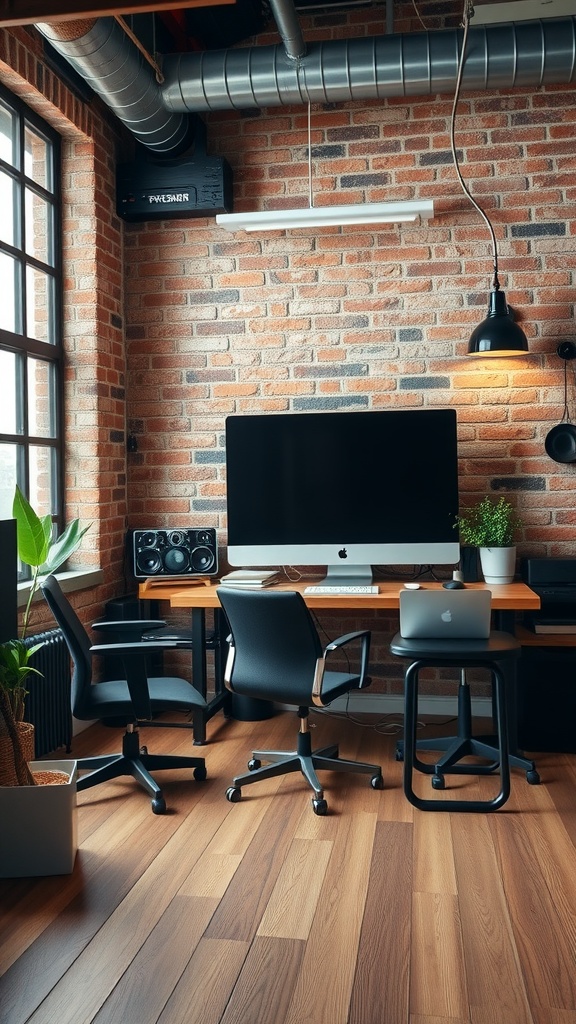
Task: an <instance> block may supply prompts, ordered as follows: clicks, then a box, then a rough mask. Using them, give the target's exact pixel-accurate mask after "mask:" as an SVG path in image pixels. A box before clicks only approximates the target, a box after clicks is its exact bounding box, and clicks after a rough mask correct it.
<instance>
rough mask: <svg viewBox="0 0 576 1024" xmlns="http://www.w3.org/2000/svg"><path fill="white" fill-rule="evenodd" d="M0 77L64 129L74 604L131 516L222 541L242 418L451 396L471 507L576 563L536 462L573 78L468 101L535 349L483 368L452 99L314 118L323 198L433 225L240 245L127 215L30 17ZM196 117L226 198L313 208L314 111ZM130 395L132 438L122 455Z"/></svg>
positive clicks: (470, 158)
mask: <svg viewBox="0 0 576 1024" xmlns="http://www.w3.org/2000/svg"><path fill="white" fill-rule="evenodd" d="M417 6H418V10H419V12H420V15H421V17H422V18H423V19H424V21H425V24H426V26H427V27H429V28H431V29H434V28H440V27H442V26H444V25H454V24H456V23H457V22H458V20H459V16H460V14H461V5H460V3H443V4H438V3H426V2H422V3H419V4H418V5H417ZM368 16H370V18H371V21H370V22H367V20H366V19H367V17H368ZM395 17H396V26H395V27H396V30H397V31H399V32H405V31H413V30H419V29H420V28H421V25H420V23H419V21H418V18H417V16H416V15H415V12H414V7H413V5H412V4H411V3H404V4H395ZM303 27H304V34H305V38H306V39H307V40H309V41H312V40H314V39H327V38H338V37H342V38H344V37H349V36H351V35H355V34H358V35H363V34H366V35H372V34H378V33H379V32H381V31H382V30H383V8H382V7H380V8H374V9H371V10H370V14H369V15H368V11H367V10H366V9H363V10H357V11H354V10H352V11H351V12H349V13H341V14H333V15H325V16H320V17H318V18H316V19H315V20H312V19H303ZM259 41H261V42H276V41H277V36H276V34H275V33H274V32H272V31H271V32H270V33H269V35H268V36H267V37H262V39H261V40H259ZM0 78H1V80H2V81H3V82H4V83H5V84H6V85H7V87H8V88H12V89H13V90H14V91H15V92H17V93H18V94H19V95H21V96H22V97H23V98H24V99H25V100H26V102H28V103H30V105H31V106H33V107H34V109H36V110H38V112H39V113H41V114H42V116H44V117H46V119H47V120H48V121H49V122H50V123H51V124H53V125H54V126H55V127H56V128H57V129H58V130H59V131H60V132H61V133H62V136H63V138H64V159H65V174H64V182H63V187H64V198H65V206H66V226H67V237H66V251H65V267H66V283H67V289H66V308H65V335H66V346H67V351H68V353H69V361H68V369H67V385H66V397H67V421H68V429H69V436H68V455H69V460H68V480H67V484H68V502H69V513H70V514H71V515H72V514H78V515H80V516H81V518H82V519H83V520H88V519H89V520H90V521H92V522H93V524H94V525H93V528H92V530H91V531H90V535H89V536H90V541H89V542H88V543H87V544H86V545H85V556H86V557H84V556H83V559H82V560H83V561H90V560H92V561H93V562H94V564H96V563H98V562H99V563H100V564H102V565H103V566H104V569H105V579H106V582H105V586H104V587H103V588H99V589H98V592H97V593H94V594H90V595H83V596H82V597H81V598H77V599H76V600H77V603H78V604H79V605H81V606H82V613H83V615H85V616H86V621H88V620H89V618H92V619H94V618H96V617H97V615H98V614H99V613H100V610H101V605H102V601H103V600H105V599H106V598H107V597H111V596H114V595H117V594H119V593H122V592H123V591H124V590H125V589H126V581H125V579H124V576H123V570H124V567H123V563H122V558H123V545H124V534H125V530H126V527H127V526H129V527H142V526H148V525H155V526H162V525H167V524H169V523H174V522H176V521H177V522H178V524H180V523H184V524H186V523H190V524H194V525H196V524H198V525H203V526H205V525H207V526H212V525H215V526H217V527H218V528H219V530H220V538H221V542H222V544H224V543H225V528H226V522H225V515H224V510H225V477H224V461H225V453H224V448H223V436H224V420H225V417H226V415H228V414H229V413H233V412H247V411H271V412H273V411H284V410H292V411H298V410H301V409H307V408H313V409H314V408H316V409H331V408H342V409H364V408H365V409H385V408H419V407H423V408H426V407H446V406H452V407H454V408H456V409H457V412H458V420H459V438H460V474H461V491H462V498H463V502H464V503H466V501H467V500H468V499H470V498H471V497H473V496H474V495H476V494H482V493H484V492H485V491H494V492H495V493H505V494H507V495H511V496H512V498H513V500H514V501H515V502H516V503H517V506H518V509H519V511H520V512H521V514H522V517H523V519H524V524H525V527H524V532H523V536H522V540H521V544H520V553H521V554H528V553H530V554H537V555H553V556H555V555H576V512H575V510H574V505H575V502H574V472H575V470H574V467H573V466H563V465H559V464H556V463H553V462H551V461H550V460H549V459H548V458H547V457H546V455H545V453H544V439H545V436H546V433H547V431H548V430H549V429H550V427H551V426H553V425H554V424H555V423H556V422H558V421H559V420H560V419H561V417H562V412H563V369H564V367H563V364H562V361H561V360H560V359H559V358H558V357H557V355H556V347H557V345H558V344H559V343H560V342H561V341H564V340H573V339H574V334H575V331H574V283H575V281H574V277H575V265H576V260H575V250H576V243H575V234H576V216H575V199H576V176H575V153H576V143H575V142H574V122H575V120H576V103H575V98H576V96H575V93H576V90H575V89H574V88H573V87H566V86H548V87H546V88H543V89H540V90H537V91H532V90H529V89H515V90H511V91H510V92H509V93H506V94H503V93H494V92H486V93H480V92H478V93H470V92H465V93H464V94H463V96H462V99H461V102H460V105H459V113H458V122H457V147H458V151H459V153H460V155H461V159H462V171H463V173H464V176H465V179H466V181H467V184H468V186H469V187H470V189H471V191H472V193H473V194H474V195H475V196H476V197H477V198H478V200H479V201H480V202H481V203H482V204H483V205H484V206H485V208H486V210H487V211H488V213H489V215H490V216H491V218H492V220H493V223H494V227H495V231H496V235H497V238H498V246H499V254H500V270H501V280H502V286H503V287H504V289H505V290H506V293H507V297H508V300H509V302H510V304H511V305H512V306H513V307H514V308H515V309H516V311H517V314H518V317H519V319H520V322H521V323H522V326H523V328H524V330H525V331H526V333H527V335H528V338H529V343H530V354H529V356H528V357H527V358H525V359H520V358H519V359H516V360H513V361H505V362H502V361H498V362H489V363H488V364H484V365H482V366H480V365H479V364H478V363H476V362H471V361H470V360H468V359H467V357H466V355H465V351H466V342H467V338H468V336H469V334H470V331H471V330H472V328H473V326H475V324H476V323H478V322H479V321H480V320H481V319H482V318H483V317H484V315H485V312H486V308H487V300H488V291H489V284H490V276H491V247H490V239H489V237H488V232H487V230H486V227H485V225H484V224H483V222H482V221H481V218H480V217H479V215H478V214H477V213H476V211H475V210H474V209H473V208H472V207H471V206H470V204H469V203H468V201H467V200H466V198H465V196H464V195H463V193H462V191H461V189H460V187H459V185H458V182H457V179H456V175H455V172H454V169H453V167H452V163H451V157H450V146H449V119H450V111H451V96H444V95H442V96H422V97H412V98H410V99H404V98H393V99H388V100H383V101H380V102H355V103H343V104H338V105H333V106H330V107H321V106H320V105H317V104H314V105H313V109H312V145H313V154H312V155H313V168H314V192H315V195H316V196H319V195H320V193H322V194H323V197H322V201H324V199H325V198H326V196H327V194H330V196H331V197H332V196H333V198H334V201H335V202H343V201H344V202H363V201H377V200H381V199H409V198H420V197H425V198H433V199H434V201H435V215H434V219H433V220H432V221H431V222H429V223H428V224H424V225H416V226H407V225H405V226H402V227H400V228H398V227H394V226H388V227H382V228H378V229H372V228H362V229H353V228H346V229H343V230H342V231H338V230H337V229H330V230H324V231H322V232H316V233H315V234H311V233H307V232H306V231H297V232H288V233H283V232H278V233H273V234H270V235H266V236H262V237H256V236H254V237H253V236H248V235H242V234H237V235H230V234H228V233H227V232H225V231H223V230H222V229H219V228H217V227H216V225H215V222H214V220H213V218H203V219H199V220H169V221H164V222H160V223H148V224H138V225H130V226H126V227H123V226H122V225H121V224H120V223H119V221H118V219H117V218H116V215H115V210H114V163H115V152H117V151H118V147H119V145H121V146H122V147H125V136H123V134H122V133H121V132H118V136H117V135H116V131H115V129H114V128H112V125H113V124H114V122H113V119H112V118H109V117H107V116H106V114H105V112H103V108H102V107H101V105H100V104H99V103H98V102H94V103H92V104H89V105H88V104H85V103H83V102H82V101H81V100H79V99H78V98H77V97H75V96H74V95H73V94H72V93H71V92H70V91H69V90H68V89H67V88H66V87H65V86H64V85H63V84H62V83H60V82H59V81H58V80H57V79H56V78H55V77H54V75H53V73H52V72H51V71H50V70H49V69H48V68H46V67H45V66H44V64H43V61H42V56H41V46H40V45H39V42H38V39H37V37H36V35H35V33H34V31H33V30H30V31H29V30H14V31H13V32H6V31H4V32H1V33H0ZM207 123H208V138H209V143H210V149H211V151H212V152H214V153H217V154H218V155H221V156H223V157H225V158H226V159H227V160H228V161H229V163H230V164H231V165H232V167H233V170H234V182H235V184H234V196H235V204H236V209H249V208H251V209H262V208H273V207H274V206H287V205H291V204H292V203H295V204H296V203H298V202H299V203H300V205H305V204H306V202H307V194H308V166H307V161H308V154H307V111H306V109H305V107H289V108H280V109H269V110H266V111H262V112H260V113H253V112H250V113H247V114H244V113H240V112H233V113H221V114H217V115H212V116H210V117H208V118H207ZM120 139H121V140H122V142H121V143H120V142H119V140H120ZM123 155H124V154H123ZM124 326H125V332H126V345H125V347H124ZM125 362H127V366H128V373H127V378H126V380H125V379H124V372H125ZM570 381H571V383H572V381H573V375H572V374H571V376H570ZM125 387H126V388H127V400H128V411H129V432H130V433H131V434H133V435H134V437H135V438H136V441H137V445H138V451H137V452H135V453H134V454H130V455H129V457H128V466H127V467H126V455H125V451H126V435H125V425H124V416H125V397H126V396H125V391H124V389H125ZM571 413H572V415H573V416H575V415H576V389H575V388H572V394H571ZM126 472H127V476H126ZM326 622H327V623H328V625H329V626H330V628H332V627H333V626H336V623H333V622H331V621H330V620H326ZM338 625H341V626H344V625H345V624H344V623H342V622H341V621H340V620H338ZM373 628H374V630H375V637H374V659H373V660H374V663H375V664H376V666H377V671H376V672H375V675H376V676H377V677H381V678H379V680H378V684H377V686H378V687H382V688H386V687H387V686H390V688H392V689H397V681H398V678H399V671H398V666H397V665H386V650H387V649H386V644H387V638H388V636H389V633H390V631H391V630H392V629H393V628H394V623H393V621H392V620H391V621H390V623H386V624H381V623H380V622H375V623H374V626H373Z"/></svg>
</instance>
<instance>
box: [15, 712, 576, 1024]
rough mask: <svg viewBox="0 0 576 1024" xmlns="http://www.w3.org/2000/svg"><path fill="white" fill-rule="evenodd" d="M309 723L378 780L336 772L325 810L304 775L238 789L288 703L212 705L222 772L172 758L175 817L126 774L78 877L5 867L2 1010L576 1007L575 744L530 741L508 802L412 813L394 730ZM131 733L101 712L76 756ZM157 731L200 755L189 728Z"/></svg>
mask: <svg viewBox="0 0 576 1024" xmlns="http://www.w3.org/2000/svg"><path fill="white" fill-rule="evenodd" d="M314 721H316V722H317V723H318V724H317V727H316V729H315V733H314V738H315V741H316V745H322V744H324V743H325V742H330V741H332V740H333V739H334V740H335V739H340V753H341V755H342V756H345V757H358V758H361V759H364V760H369V761H376V762H379V763H381V764H382V767H383V770H384V776H385V788H384V790H383V791H381V792H378V791H375V790H372V789H371V788H370V784H369V781H368V779H367V777H366V776H347V775H332V774H331V775H328V774H326V775H325V776H324V780H325V786H326V789H325V793H326V798H327V800H328V804H329V814H328V815H327V816H326V817H318V816H316V815H315V814H314V813H313V812H312V808H311V802H310V791H309V790H308V788H307V785H306V784H305V782H304V779H303V778H302V776H300V775H298V776H291V777H287V778H284V779H281V780H278V779H274V780H270V781H268V782H263V783H259V784H258V785H257V786H254V787H253V788H252V787H246V788H245V789H244V790H243V799H242V801H241V802H240V803H238V804H231V803H229V802H228V801H227V800H226V799H225V795H224V793H225V789H226V787H227V785H228V783H229V781H230V778H231V776H232V775H233V774H234V773H235V772H238V771H243V770H244V768H245V765H246V761H247V758H248V756H249V753H250V749H251V748H252V746H254V747H256V748H258V747H273V748H274V747H276V748H284V747H286V749H290V748H292V747H293V746H294V740H295V726H296V720H295V718H294V717H293V716H292V715H291V714H288V713H284V714H281V715H278V716H277V717H275V718H273V719H271V720H268V721H264V722H256V723H246V722H225V721H224V719H223V717H222V715H220V714H219V715H218V716H216V717H215V718H214V719H213V720H212V721H211V722H210V723H209V726H208V734H209V740H210V742H209V744H207V745H206V746H205V747H204V748H201V749H202V753H204V754H205V756H206V762H207V768H208V780H207V781H206V782H194V781H188V780H187V779H186V780H185V779H184V778H183V774H184V773H182V772H180V773H173V774H171V773H164V774H163V776H162V777H161V778H162V779H163V780H165V783H166V784H165V795H166V799H167V802H168V806H169V809H170V812H169V813H167V814H166V815H163V816H159V815H153V814H152V812H151V810H150V803H149V800H148V797H147V796H146V795H145V794H144V792H143V791H141V790H139V789H138V788H137V787H136V785H135V784H134V783H133V782H132V781H131V780H122V781H118V782H114V783H109V784H107V785H105V786H99V787H97V788H96V789H93V790H91V791H87V792H85V793H82V794H79V797H78V803H79V844H80V845H79V852H78V856H77V861H76V866H75V869H74V872H73V874H72V875H69V876H60V877H53V878H45V879H37V880H12V881H7V880H3V881H0V905H1V908H2V923H1V936H0V965H1V971H2V977H1V978H0V1021H1V1022H2V1024H24V1022H30V1024H91V1022H94V1024H156V1022H158V1024H219V1022H221V1024H405V1022H406V1024H467V1022H469V1024H575V1022H576V850H575V845H576V755H567V754H566V755H565V754H554V755H551V754H539V755H537V764H538V768H539V770H540V773H541V776H542V784H541V785H540V786H530V785H528V784H527V782H526V780H525V777H524V774H523V772H518V771H514V772H513V783H512V796H511V798H510V800H509V801H508V803H507V804H506V806H505V807H504V808H503V809H502V810H500V811H497V812H495V813H492V814H472V813H463V814H462V813H460V814H456V813H452V814H451V813H449V812H443V811H442V812H432V813H431V812H420V811H416V810H413V808H412V807H411V806H410V805H409V804H408V803H407V802H406V800H405V799H404V797H403V795H402V789H401V785H400V772H401V765H400V764H399V763H397V762H396V761H395V759H394V753H393V751H394V745H395V737H394V736H391V735H382V734H381V733H380V732H378V731H376V730H375V729H374V728H373V724H374V723H373V719H366V721H365V722H364V723H363V724H362V725H360V724H356V723H351V722H349V721H347V720H343V719H342V718H334V717H330V718H322V719H320V718H319V716H317V715H316V716H314ZM118 739H119V737H118V733H117V732H116V731H115V730H109V729H103V728H101V727H99V726H97V727H94V728H92V729H90V730H88V731H87V732H86V733H85V734H83V735H82V736H81V737H79V738H78V740H77V741H76V742H75V754H76V755H77V756H80V755H81V754H86V753H96V752H100V751H103V752H104V751H107V750H114V749H117V747H118ZM146 742H147V743H148V746H149V748H150V750H154V751H160V750H163V751H167V752H168V751H172V752H176V751H178V752H180V753H185V752H191V739H190V734H189V733H188V731H187V730H179V731H177V730H167V729H154V730H147V731H146ZM193 752H194V753H195V754H198V753H199V752H200V749H199V748H193ZM421 781H422V784H423V787H424V788H423V792H426V793H428V792H429V787H430V782H429V778H428V777H421ZM495 784H496V782H495V780H494V779H490V778H486V777H484V778H475V779H472V778H471V777H470V776H467V777H464V776H460V777H459V778H456V777H452V779H450V780H449V787H448V788H447V790H446V791H445V794H444V795H445V796H446V798H447V799H450V794H451V793H452V794H453V793H454V792H455V791H456V790H457V791H458V792H459V794H462V789H463V788H464V789H466V790H467V791H468V792H470V793H471V792H475V793H477V794H480V795H483V796H486V795H487V794H488V793H489V792H490V789H489V788H490V787H491V786H495ZM5 827H6V823H3V825H2V828H3V829H4V828H5Z"/></svg>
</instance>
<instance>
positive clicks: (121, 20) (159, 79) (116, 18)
mask: <svg viewBox="0 0 576 1024" xmlns="http://www.w3.org/2000/svg"><path fill="white" fill-rule="evenodd" d="M114 21H117V22H118V24H119V25H120V28H121V29H122V30H123V31H124V32H125V33H126V35H127V36H128V38H129V39H131V40H132V42H133V43H134V46H135V47H136V48H137V49H138V50H140V53H141V54H142V56H143V57H144V60H146V61H148V63H149V64H150V65H151V67H153V68H154V72H155V74H156V81H157V82H158V84H159V85H162V82H163V81H164V75H163V74H162V71H161V70H160V66H159V65H158V64H157V63H156V61H155V60H154V58H153V57H151V56H150V54H149V53H148V50H147V49H146V48H145V47H144V46H142V43H141V42H140V40H139V39H138V37H137V36H135V35H134V33H133V31H132V29H131V28H130V26H129V24H128V22H126V21H124V18H122V17H121V16H120V15H119V14H115V15H114Z"/></svg>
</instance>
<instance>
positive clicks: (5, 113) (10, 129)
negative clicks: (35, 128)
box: [0, 103, 16, 166]
mask: <svg viewBox="0 0 576 1024" xmlns="http://www.w3.org/2000/svg"><path fill="white" fill-rule="evenodd" d="M14 134H15V133H14V116H13V114H12V111H11V110H8V108H7V107H5V106H4V104H3V103H0V157H1V158H2V160H5V161H6V163H8V164H12V166H14V165H15V163H16V157H15V153H14V149H15V147H14Z"/></svg>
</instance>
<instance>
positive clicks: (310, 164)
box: [308, 100, 314, 209]
mask: <svg viewBox="0 0 576 1024" xmlns="http://www.w3.org/2000/svg"><path fill="white" fill-rule="evenodd" d="M308 202H309V204H310V209H312V207H313V206H314V197H313V195H312V127H311V123H310V100H308Z"/></svg>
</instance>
